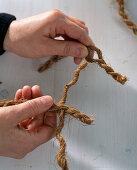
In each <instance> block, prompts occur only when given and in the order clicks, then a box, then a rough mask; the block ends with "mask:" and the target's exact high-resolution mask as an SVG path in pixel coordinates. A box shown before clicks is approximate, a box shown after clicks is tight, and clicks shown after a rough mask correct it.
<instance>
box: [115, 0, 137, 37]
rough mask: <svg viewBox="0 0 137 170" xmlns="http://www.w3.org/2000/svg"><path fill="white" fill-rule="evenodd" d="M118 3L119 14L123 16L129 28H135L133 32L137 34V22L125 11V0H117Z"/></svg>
mask: <svg viewBox="0 0 137 170" xmlns="http://www.w3.org/2000/svg"><path fill="white" fill-rule="evenodd" d="M116 1H117V4H118V10H119V15H120V16H121V17H122V21H123V22H124V23H125V24H126V25H127V26H128V28H129V29H132V30H133V33H134V34H135V35H137V26H136V24H135V23H134V22H133V21H132V20H131V19H130V18H129V16H128V15H127V14H126V12H125V2H124V0H116Z"/></svg>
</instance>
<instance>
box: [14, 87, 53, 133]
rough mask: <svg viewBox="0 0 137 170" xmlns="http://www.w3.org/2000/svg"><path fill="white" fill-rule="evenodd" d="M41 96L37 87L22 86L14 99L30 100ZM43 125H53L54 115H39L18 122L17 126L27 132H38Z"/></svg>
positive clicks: (48, 113) (49, 113)
mask: <svg viewBox="0 0 137 170" xmlns="http://www.w3.org/2000/svg"><path fill="white" fill-rule="evenodd" d="M41 96H42V92H41V90H40V87H39V86H38V85H35V86H33V87H32V88H31V87H30V86H24V87H23V88H22V89H19V90H17V92H16V94H15V99H16V100H19V99H21V98H23V99H28V100H30V99H34V98H37V97H41ZM43 123H44V124H45V125H46V124H51V125H52V124H55V123H56V114H55V113H51V112H47V113H41V114H39V115H38V116H35V117H32V118H29V119H26V120H24V121H22V122H20V123H19V125H20V126H21V127H23V128H25V129H27V130H33V131H35V130H38V129H39V128H40V127H41V126H43Z"/></svg>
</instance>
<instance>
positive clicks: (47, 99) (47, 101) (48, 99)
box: [40, 96, 53, 107]
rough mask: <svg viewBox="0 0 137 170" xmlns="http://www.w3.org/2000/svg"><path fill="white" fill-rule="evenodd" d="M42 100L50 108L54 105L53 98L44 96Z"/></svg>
mask: <svg viewBox="0 0 137 170" xmlns="http://www.w3.org/2000/svg"><path fill="white" fill-rule="evenodd" d="M40 100H41V102H42V103H43V104H44V105H45V106H48V107H50V106H52V105H53V99H52V97H51V96H43V97H41V98H40Z"/></svg>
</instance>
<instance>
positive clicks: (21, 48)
mask: <svg viewBox="0 0 137 170" xmlns="http://www.w3.org/2000/svg"><path fill="white" fill-rule="evenodd" d="M58 36H62V37H63V38H64V41H61V40H56V39H55V38H56V37H58ZM90 45H93V42H92V40H91V39H90V37H89V35H88V28H87V27H86V26H85V23H84V21H82V20H80V19H78V18H74V17H71V16H67V15H65V14H64V13H62V12H61V11H59V10H52V11H48V12H45V13H43V14H39V15H36V16H32V17H29V18H25V19H22V20H17V21H13V22H12V23H11V24H10V26H9V29H8V32H7V34H6V37H5V40H4V49H5V50H7V51H10V52H13V53H15V54H17V55H19V56H23V57H29V58H41V57H45V56H52V55H62V56H74V62H75V63H76V64H80V62H81V60H82V58H84V57H86V56H87V55H88V50H87V48H86V46H90ZM90 56H91V58H92V57H93V52H91V54H90Z"/></svg>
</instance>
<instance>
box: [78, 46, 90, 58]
mask: <svg viewBox="0 0 137 170" xmlns="http://www.w3.org/2000/svg"><path fill="white" fill-rule="evenodd" d="M87 55H88V50H87V48H86V47H83V48H81V47H79V48H77V49H76V57H80V58H84V57H86V56H87Z"/></svg>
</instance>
